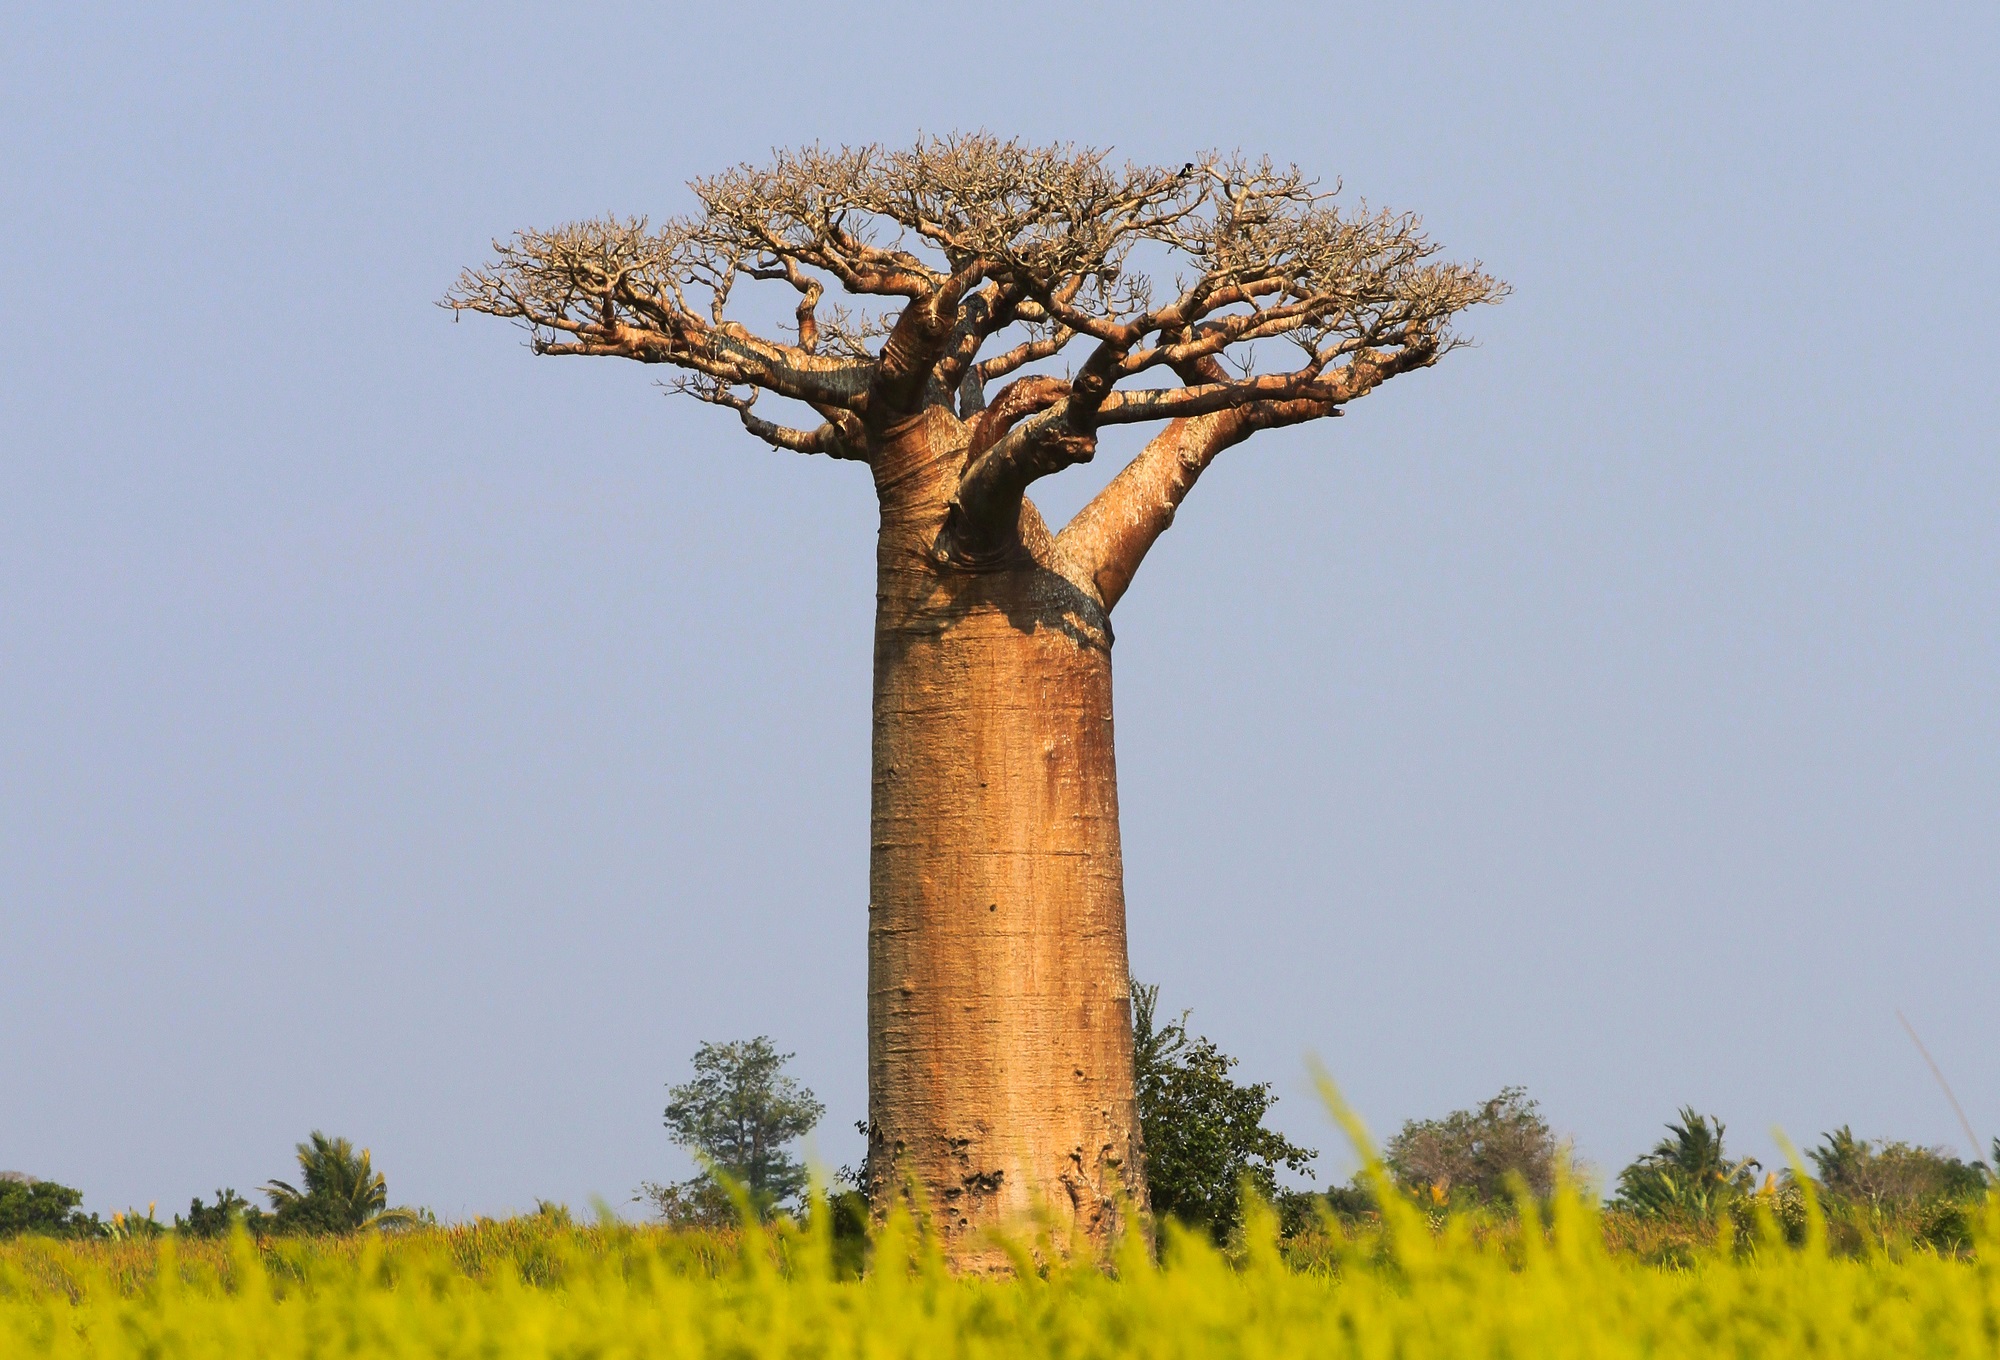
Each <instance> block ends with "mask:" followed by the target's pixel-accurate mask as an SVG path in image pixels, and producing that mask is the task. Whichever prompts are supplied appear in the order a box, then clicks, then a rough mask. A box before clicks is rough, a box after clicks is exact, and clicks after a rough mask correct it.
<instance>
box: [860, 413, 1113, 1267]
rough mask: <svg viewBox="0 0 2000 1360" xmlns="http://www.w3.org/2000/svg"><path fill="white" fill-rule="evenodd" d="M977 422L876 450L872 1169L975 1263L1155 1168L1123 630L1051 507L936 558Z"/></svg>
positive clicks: (1083, 1233)
mask: <svg viewBox="0 0 2000 1360" xmlns="http://www.w3.org/2000/svg"><path fill="white" fill-rule="evenodd" d="M956 431H957V426H956V422H953V421H950V419H949V417H945V416H942V415H941V414H937V413H934V414H933V417H932V418H931V421H930V422H929V429H928V430H927V431H926V430H919V431H918V432H916V434H914V435H913V436H912V437H911V438H910V439H908V440H907V441H906V442H904V443H902V444H899V445H898V446H897V447H896V448H895V450H894V453H893V456H885V457H883V458H881V459H879V460H878V464H877V480H878V484H880V485H881V486H882V488H883V495H882V530H881V538H880V545H879V548H878V559H877V571H878V595H877V605H876V625H875V696H874V716H875V731H874V799H873V821H872V855H871V860H870V874H869V892H870V903H869V924H868V932H869V933H868V1080H869V1122H870V1141H869V1173H870V1179H871V1191H872V1193H873V1195H874V1198H875V1201H876V1204H877V1206H878V1208H880V1207H883V1206H885V1205H886V1204H887V1202H888V1200H889V1198H891V1197H893V1196H894V1195H895V1194H897V1193H898V1192H900V1191H901V1190H903V1189H904V1188H906V1187H913V1188H914V1189H915V1190H916V1191H917V1192H918V1195H919V1198H920V1199H921V1201H922V1202H923V1203H922V1207H923V1208H924V1210H925V1211H926V1212H928V1213H929V1214H930V1215H931V1216H932V1218H933V1222H934V1223H935V1225H936V1227H937V1228H938V1229H939V1230H940V1232H941V1234H942V1236H943V1238H944V1241H945V1243H946V1249H947V1252H948V1253H949V1254H950V1256H951V1257H952V1259H953V1260H954V1261H955V1262H957V1263H958V1264H960V1265H961V1266H969V1267H975V1268H976V1267H978V1266H981V1265H983V1264H989V1263H992V1262H994V1261H996V1260H997V1259H998V1258H997V1256H996V1254H994V1253H992V1252H991V1251H990V1250H989V1249H988V1238H989V1236H990V1235H989V1234H987V1233H985V1232H983V1231H982V1230H983V1229H988V1228H1000V1229H1003V1230H1005V1229H1007V1228H1009V1227H1015V1228H1018V1227H1021V1226H1022V1225H1024V1224H1028V1223H1030V1222H1032V1217H1033V1215H1034V1214H1036V1213H1037V1212H1038V1211H1039V1212H1044V1213H1046V1214H1048V1215H1049V1216H1050V1218H1051V1219H1052V1221H1053V1223H1054V1226H1055V1227H1056V1230H1057V1235H1058V1237H1059V1239H1066V1240H1067V1243H1068V1246H1069V1248H1070V1249H1071V1250H1076V1251H1085V1252H1095V1251H1098V1250H1101V1249H1102V1247H1103V1246H1104V1245H1106V1244H1107V1243H1108V1242H1109V1241H1110V1240H1111V1237H1112V1236H1113V1234H1114V1233H1115V1231H1116V1230H1117V1227H1118V1224H1119V1219H1120V1216H1121V1213H1122V1210H1121V1207H1120V1197H1121V1196H1123V1197H1125V1198H1126V1199H1127V1200H1132V1199H1136V1200H1137V1202H1140V1203H1143V1188H1142V1186H1141V1184H1140V1177H1139V1168H1138V1166H1137V1164H1136V1161H1135V1158H1134V1155H1133V1145H1134V1140H1135V1131H1136V1125H1137V1120H1136V1115H1135V1110H1134V1105H1133V1095H1132V1029H1131V1010H1130V987H1129V979H1128V972H1127V960H1126V949H1125V899H1124V883H1123V869H1122V865H1121V861H1120V856H1119V843H1118V792H1117V772H1116V767H1115V764H1114V760H1113V756H1112V739H1111V738H1112V726H1111V651H1110V647H1111V635H1110V630H1109V627H1108V624H1107V621H1106V617H1105V615H1104V612H1103V610H1102V609H1101V608H1100V607H1099V606H1098V605H1097V604H1096V603H1095V602H1094V601H1093V600H1091V599H1090V598H1088V597H1087V596H1086V595H1084V594H1083V593H1082V592H1080V591H1079V590H1077V589H1076V588H1075V587H1074V586H1072V585H1071V584H1070V583H1069V582H1067V581H1065V580H1064V579H1062V578H1061V577H1059V576H1057V575H1056V574H1055V573H1054V572H1052V571H1050V570H1048V568H1047V567H1046V565H1045V561H1046V548H1047V535H1046V532H1045V531H1043V530H1042V528H1041V524H1040V521H1039V518H1038V517H1037V516H1036V515H1035V513H1034V511H1033V508H1032V507H1029V508H1027V510H1026V511H1025V512H1024V521H1025V523H1024V530H1025V533H1024V540H1025V541H1024V542H1023V543H1022V544H1020V545H1019V546H1018V547H1017V548H1016V549H1015V550H1014V551H1013V552H1011V553H1009V554H1007V555H1005V556H1004V557H1003V558H1002V559H1000V560H998V561H994V562H991V563H987V564H982V566H981V567H980V568H979V569H973V570H968V569H965V568H963V567H956V566H950V565H946V564H943V563H940V562H939V561H937V560H936V558H935V556H934V555H933V553H932V551H931V550H932V547H933V545H934V543H935V542H936V539H937V531H938V527H939V524H940V523H941V522H942V518H943V515H944V500H943V494H944V493H943V491H942V490H941V488H943V487H944V486H945V485H946V484H947V483H948V482H949V481H950V480H951V479H952V478H953V477H955V475H956V470H957V460H956V458H955V457H954V456H950V455H944V456H940V454H941V451H940V450H939V449H938V441H940V440H945V439H949V438H951V437H952V436H953V435H954V434H956ZM926 434H928V435H929V436H930V437H925V436H926ZM946 473H949V474H950V476H949V477H947V476H946V475H945V474H946Z"/></svg>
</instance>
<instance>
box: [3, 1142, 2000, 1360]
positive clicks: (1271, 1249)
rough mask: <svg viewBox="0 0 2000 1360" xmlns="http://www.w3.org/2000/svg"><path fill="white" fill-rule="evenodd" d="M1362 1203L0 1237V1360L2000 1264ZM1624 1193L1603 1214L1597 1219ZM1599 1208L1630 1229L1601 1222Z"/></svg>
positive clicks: (1974, 1286) (921, 1334) (947, 1332)
mask: <svg viewBox="0 0 2000 1360" xmlns="http://www.w3.org/2000/svg"><path fill="white" fill-rule="evenodd" d="M1374 1184H1375V1185H1376V1188H1377V1192H1378V1194H1379V1195H1380V1197H1381V1202H1382V1207H1383V1211H1382V1213H1381V1215H1380V1216H1379V1217H1373V1218H1370V1219H1367V1220H1365V1221H1356V1222H1353V1223H1346V1224H1343V1223H1342V1222H1341V1221H1339V1220H1337V1219H1335V1220H1322V1221H1321V1222H1320V1223H1319V1225H1318V1226H1317V1227H1316V1228H1315V1229H1313V1230H1312V1231H1311V1232H1309V1233H1306V1234H1302V1235H1300V1236H1298V1237H1295V1238H1294V1239H1292V1240H1291V1241H1289V1242H1281V1241H1280V1240H1279V1238H1278V1235H1277V1224H1276V1221H1275V1219H1274V1218H1273V1216H1272V1215H1270V1214H1269V1213H1268V1212H1265V1211H1262V1210H1256V1209H1253V1210H1252V1212H1251V1213H1250V1214H1249V1215H1248V1217H1247V1218H1246V1219H1245V1221H1244V1223H1243V1224H1242V1227H1241V1230H1240V1231H1239V1233H1238V1234H1237V1241H1236V1244H1235V1245H1234V1247H1233V1248H1231V1249H1229V1250H1226V1251H1225V1250H1222V1249H1218V1248H1216V1247H1214V1246H1212V1245H1211V1244H1210V1242H1209V1240H1208V1237H1207V1235H1206V1234H1205V1233H1201V1234H1194V1233H1187V1232H1183V1231H1180V1230H1178V1229H1176V1230H1172V1231H1170V1233H1169V1237H1168V1241H1167V1242H1166V1243H1165V1244H1164V1250H1163V1252H1162V1254H1161V1260H1160V1261H1158V1262H1156V1261H1154V1260H1153V1259H1151V1258H1150V1257H1149V1255H1148V1254H1147V1252H1146V1250H1145V1248H1144V1246H1143V1244H1141V1243H1140V1242H1138V1241H1137V1240H1136V1239H1128V1240H1127V1242H1126V1244H1125V1246H1124V1248H1123V1250H1122V1253H1121V1255H1120V1256H1119V1258H1118V1259H1117V1261H1116V1262H1115V1268H1114V1270H1113V1271H1111V1272H1108V1273H1107V1272H1103V1271H1100V1270H1098V1269H1096V1268H1095V1267H1094V1266H1091V1265H1088V1264H1076V1265H1071V1266H1065V1265H1062V1264H1060V1263H1057V1262H1055V1261H1054V1260H1053V1258H1050V1257H1047V1256H1043V1255H1039V1254H1038V1253H1037V1252H1036V1250H1035V1247H1034V1244H1032V1243H1024V1244H1022V1245H1021V1247H1020V1248H1019V1249H1018V1250H1017V1253H1016V1260H1017V1262H1018V1263H1019V1267H1020V1268H1019V1270H1018V1271H1017V1276H1016V1278H1015V1279H1013V1280H980V1279H962V1278H954V1277H953V1276H951V1274H950V1273H949V1272H948V1271H946V1270H945V1269H944V1268H943V1266H942V1264H941V1262H940V1260H939V1258H938V1256H937V1255H936V1254H935V1253H934V1252H931V1251H929V1250H927V1249H926V1246H925V1244H924V1243H923V1241H922V1240H921V1239H920V1238H919V1237H918V1236H917V1235H916V1234H914V1233H913V1232H911V1231H910V1229H909V1226H908V1224H907V1222H906V1221H901V1220H898V1221H894V1222H892V1223H891V1224H890V1225H889V1227H888V1228H887V1230H885V1232H884V1233H882V1234H881V1235H879V1236H878V1237H877V1239H876V1241H875V1243H874V1246H873V1260H872V1263H871V1268H870V1269H868V1270H867V1272H866V1273H865V1275H863V1274H861V1273H859V1271H858V1269H857V1267H858V1266H859V1264H860V1263H859V1262H858V1261H857V1260H854V1259H851V1258H844V1257H843V1254H842V1252H841V1251H840V1244H839V1243H838V1241H837V1240H836V1239H835V1237H834V1235H833V1233H832V1232H831V1230H830V1227H829V1224H828V1221H827V1215H826V1214H825V1213H823V1212H821V1213H817V1214H813V1215H810V1216H809V1217H810V1220H811V1221H810V1222H809V1224H808V1225H806V1226H803V1227H801V1226H795V1225H794V1224H793V1223H792V1222H791V1221H790V1220H784V1221H781V1222H780V1223H779V1224H778V1225H777V1226H776V1228H775V1229H772V1230H769V1231H766V1230H763V1229H758V1228H754V1227H753V1228H751V1229H748V1230H744V1231H738V1232H733V1233H731V1232H709V1231H701V1230H674V1229H665V1228H631V1227H626V1226H622V1225H616V1224H603V1225H599V1226H596V1227H584V1228H579V1227H576V1226H573V1225H571V1224H569V1223H567V1222H566V1221H564V1218H563V1216H562V1215H560V1214H559V1213H554V1212H548V1213H543V1214H539V1215H536V1216H533V1217H530V1218H524V1219H515V1220H509V1221H507V1222H504V1223H491V1222H480V1223H475V1224H470V1225H464V1226H460V1227H452V1228H429V1227H419V1228H414V1229H409V1230H405V1231H402V1232H398V1233H392V1234H381V1233H363V1234H358V1235H346V1236H325V1237H316V1238H293V1239H287V1238H276V1237H274V1238H267V1239H264V1240H263V1241H262V1242H261V1243H260V1242H258V1241H256V1240H254V1239H251V1238H250V1237H248V1236H247V1235H241V1234H239V1235H237V1236H235V1237H234V1238H232V1239H230V1240H225V1241H207V1242H202V1241H195V1242H187V1243H183V1242H180V1241H179V1240H178V1239H176V1238H173V1237H164V1238H160V1239H156V1240H150V1241H134V1240H127V1241H122V1242H119V1241H106V1240H101V1239H100V1240H96V1241H88V1242H74V1243H64V1242H56V1241H51V1240H48V1239H40V1238H28V1239H21V1240H18V1241H16V1242H14V1243H12V1244H10V1245H5V1246H0V1354H8V1355H11V1354H16V1353H19V1354H50V1355H66V1356H72V1357H79V1360H81V1358H84V1357H88V1358H90V1360H96V1358H97V1357H103V1358H104V1360H113V1358H114V1357H125V1356H134V1357H137V1356H145V1357H149V1358H151V1360H177V1358H178V1357H188V1358H189V1360H197V1358H201V1357H221V1356H236V1355H251V1354H254V1355H259V1356H264V1357H289V1356H300V1357H303V1356H319V1357H324V1356H332V1355H383V1356H395V1355H413V1356H414V1355H421V1356H426V1357H449V1356H467V1357H471V1356H491V1357H498V1356H536V1357H539V1356H585V1355H601V1356H622V1355H645V1354H659V1355H684V1356H725V1355H726V1356H735V1357H751V1356H767V1355H768V1356H787V1357H804V1356H817V1355H871V1356H879V1357H900V1356H912V1357H915V1356H922V1357H933V1356H938V1355H966V1356H986V1355H991V1356H1012V1355H1035V1354H1047V1355H1054V1354H1061V1355H1065V1356H1069V1357H1075V1358H1076V1360H1086V1358H1088V1357H1097V1356H1107V1357H1108V1356H1126V1355H1135V1354H1143V1355H1156V1356H1267V1355H1280V1354H1292V1355H1302V1354H1313V1355H1327V1356H1356V1357H1359V1356H1384V1355H1397V1356H1400V1357H1404V1358H1405V1360H1423V1358H1424V1357H1428V1356H1446V1355H1449V1356H1476V1355H1487V1356H1526V1355H1535V1356H1561V1355H1589V1356H1627V1355H1630V1356H1641V1355H1643V1356H1649V1357H1655V1358H1656V1360H1672V1358H1673V1357H1680V1356H1711V1355H1717V1354H1734V1355H1750V1354H1755V1355H1760V1356H1771V1357H1779V1358H1780V1360H1782V1358H1784V1357H1793V1356H1798V1357H1804V1356H1809V1355H1840V1356H1854V1357H1867V1356H1884V1357H1888V1356H1894V1357H1899V1358H1901V1357H1910V1356H1987V1357H1990V1356H1991V1355H1992V1354H1993V1353H1994V1348H1995V1339H1994V1328H1995V1320H1996V1318H2000V1269H1996V1268H1995V1265H1994V1263H1993V1257H1992V1254H1991V1253H1990V1252H1980V1251H1978V1250H1977V1249H1976V1248H1977V1247H1978V1246H1983V1245H1984V1244H1985V1243H1988V1242H1991V1241H1993V1240H1995V1234H1996V1233H2000V1201H1996V1202H1989V1203H1988V1204H1987V1205H1986V1206H1985V1207H1984V1208H1983V1210H1982V1211H1981V1213H1980V1214H1978V1215H1975V1217H1974V1222H1973V1227H1974V1249H1973V1250H1969V1251H1966V1252H1962V1253H1944V1252H1938V1251H1935V1250H1927V1249H1922V1248H1919V1247H1913V1246H1912V1245H1911V1244H1909V1243H1907V1242H1903V1241H1895V1240H1890V1241H1885V1242H1880V1243H1877V1244H1875V1245H1873V1246H1871V1247H1869V1248H1868V1249H1866V1250H1862V1251H1859V1252H1855V1253H1849V1254H1844V1255H1843V1254H1840V1253H1837V1252H1834V1251H1831V1250H1829V1249H1828V1246H1827V1243H1828V1238H1827V1234H1826V1233H1825V1232H1824V1230H1823V1229H1822V1228H1821V1227H1820V1226H1818V1224H1819V1220H1818V1218H1817V1217H1816V1216H1815V1215H1812V1214H1810V1213H1809V1215H1808V1220H1807V1227H1806V1231H1805V1233H1804V1235H1803V1237H1802V1240H1801V1243H1800V1245H1797V1246H1793V1245H1789V1244H1788V1243H1787V1242H1786V1240H1785V1235H1784V1232H1783V1230H1782V1228H1781V1227H1780V1226H1779V1225H1778V1224H1777V1223H1776V1221H1775V1219H1774V1217H1773V1216H1772V1215H1769V1214H1764V1215H1761V1216H1760V1226H1757V1227H1756V1228H1755V1230H1754V1231H1753V1232H1752V1233H1751V1234H1750V1236H1749V1237H1748V1238H1747V1239H1746V1240H1738V1239H1737V1238H1736V1237H1735V1236H1734V1235H1733V1234H1730V1233H1727V1232H1724V1233H1720V1234H1710V1235H1709V1236H1708V1237H1707V1238H1706V1239H1705V1240H1701V1241H1697V1242H1695V1243H1693V1244H1692V1246H1691V1248H1690V1254H1689V1255H1688V1256H1687V1258H1686V1259H1685V1260H1683V1261H1681V1262H1679V1263H1678V1264H1680V1265H1681V1266H1683V1267H1688V1268H1679V1269H1658V1268H1655V1267H1652V1266H1649V1265H1647V1264H1645V1263H1644V1262H1643V1261H1642V1260H1640V1259H1638V1258H1637V1257H1636V1256H1634V1255H1632V1254H1629V1253H1625V1252H1621V1251H1617V1250H1613V1249H1608V1245H1607V1244H1610V1245H1611V1246H1615V1245H1616V1232H1615V1231H1614V1230H1612V1228H1611V1227H1610V1225H1609V1224H1608V1222H1607V1221H1606V1220H1605V1219H1602V1218H1600V1217H1599V1215H1598V1212H1597V1210H1596V1209H1595V1208H1594V1207H1593V1205H1592V1204H1590V1203H1589V1202H1587V1201H1586V1200H1584V1199H1583V1198H1580V1197H1578V1196H1575V1195H1572V1194H1566V1193H1561V1192H1558V1193H1557V1194H1555V1195H1554V1196H1553V1197H1552V1199H1551V1201H1550V1206H1549V1207H1550V1213H1549V1215H1548V1219H1547V1221H1546V1226H1545V1225H1544V1222H1543V1221H1542V1220H1541V1219H1540V1218H1539V1217H1538V1216H1537V1215H1535V1214H1532V1213H1531V1214H1527V1215H1524V1216H1523V1217H1519V1218H1515V1219H1512V1220H1499V1219H1489V1218H1486V1217H1484V1216H1482V1215H1481V1214H1479V1213H1476V1212H1466V1213H1453V1214H1449V1215H1445V1216H1442V1217H1435V1216H1427V1215H1426V1214H1424V1213H1423V1212H1422V1211H1420V1210H1419V1209H1418V1208H1417V1207H1416V1206H1415V1205H1413V1204H1411V1203H1409V1202H1407V1201H1406V1200H1405V1199H1404V1198H1403V1197H1402V1196H1401V1195H1400V1194H1397V1193H1395V1192H1394V1191H1392V1190H1390V1189H1389V1188H1388V1187H1389V1182H1388V1181H1387V1179H1386V1173H1378V1174H1377V1175H1376V1177H1375V1179H1374ZM1621 1212H1623V1211H1621ZM1627 1221H1630V1222H1636V1221H1638V1220H1636V1219H1631V1218H1630V1216H1629V1215H1628V1216H1627Z"/></svg>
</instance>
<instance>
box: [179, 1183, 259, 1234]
mask: <svg viewBox="0 0 2000 1360" xmlns="http://www.w3.org/2000/svg"><path fill="white" fill-rule="evenodd" d="M265 1217H266V1215H265V1214H263V1213H262V1212H261V1211H259V1210H258V1209H257V1208H256V1207H255V1206H254V1205H252V1204H251V1203H250V1201H249V1200H247V1199H244V1198H243V1196H241V1195H239V1194H237V1193H236V1191H235V1190H233V1189H224V1190H217V1191H216V1192H215V1203H213V1204H203V1203H202V1202H201V1196H200V1195H196V1196H195V1197H194V1199H193V1200H192V1201H191V1202H190V1203H189V1204H188V1211H187V1217H186V1218H182V1217H181V1216H180V1215H179V1214H175V1215H174V1231H175V1232H177V1233H179V1234H180V1235H181V1236H183V1237H227V1236H228V1235H229V1229H230V1228H231V1227H232V1226H233V1225H235V1224H237V1223H239V1222H240V1223H242V1224H244V1225H245V1226H246V1227H250V1228H253V1229H255V1228H258V1227H263V1226H265V1224H264V1222H263V1220H264V1219H265Z"/></svg>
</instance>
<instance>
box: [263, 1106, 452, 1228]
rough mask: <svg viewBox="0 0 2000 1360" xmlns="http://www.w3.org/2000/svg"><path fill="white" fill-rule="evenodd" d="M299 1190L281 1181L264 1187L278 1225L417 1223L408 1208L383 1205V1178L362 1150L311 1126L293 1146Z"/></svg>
mask: <svg viewBox="0 0 2000 1360" xmlns="http://www.w3.org/2000/svg"><path fill="white" fill-rule="evenodd" d="M298 1153H299V1171H300V1179H301V1181H302V1182H303V1183H304V1188H303V1189H300V1188H299V1187H297V1186H293V1185H291V1184H289V1183H287V1182H285V1181H272V1182H271V1183H270V1184H269V1185H266V1186H265V1187H264V1193H265V1194H266V1195H269V1196H270V1198H271V1208H272V1210H273V1212H274V1213H275V1214H276V1215H277V1219H278V1223H279V1225H280V1226H281V1227H288V1228H295V1229H299V1230H303V1231H307V1232H334V1233H343V1232H354V1231H355V1230H357V1229H359V1228H400V1227H407V1226H409V1225H410V1224H413V1223H415V1222H416V1221H417V1215H416V1212H415V1211H414V1210H411V1209H391V1208H390V1207H389V1182H388V1178H387V1177H385V1176H384V1175H383V1174H382V1173H381V1172H379V1171H377V1170H376V1169H375V1168H374V1165H373V1163H372V1161H371V1160H370V1157H369V1153H368V1149H367V1148H362V1149H361V1150H360V1151H359V1152H356V1151H355V1150H354V1144H352V1143H350V1142H349V1141H348V1140H347V1139H345V1138H329V1137H327V1135H325V1134H323V1133H321V1132H320V1131H319V1130H318V1129H314V1130H313V1132H312V1137H311V1138H310V1139H309V1140H308V1141H306V1142H303V1143H300V1144H299V1145H298Z"/></svg>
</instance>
